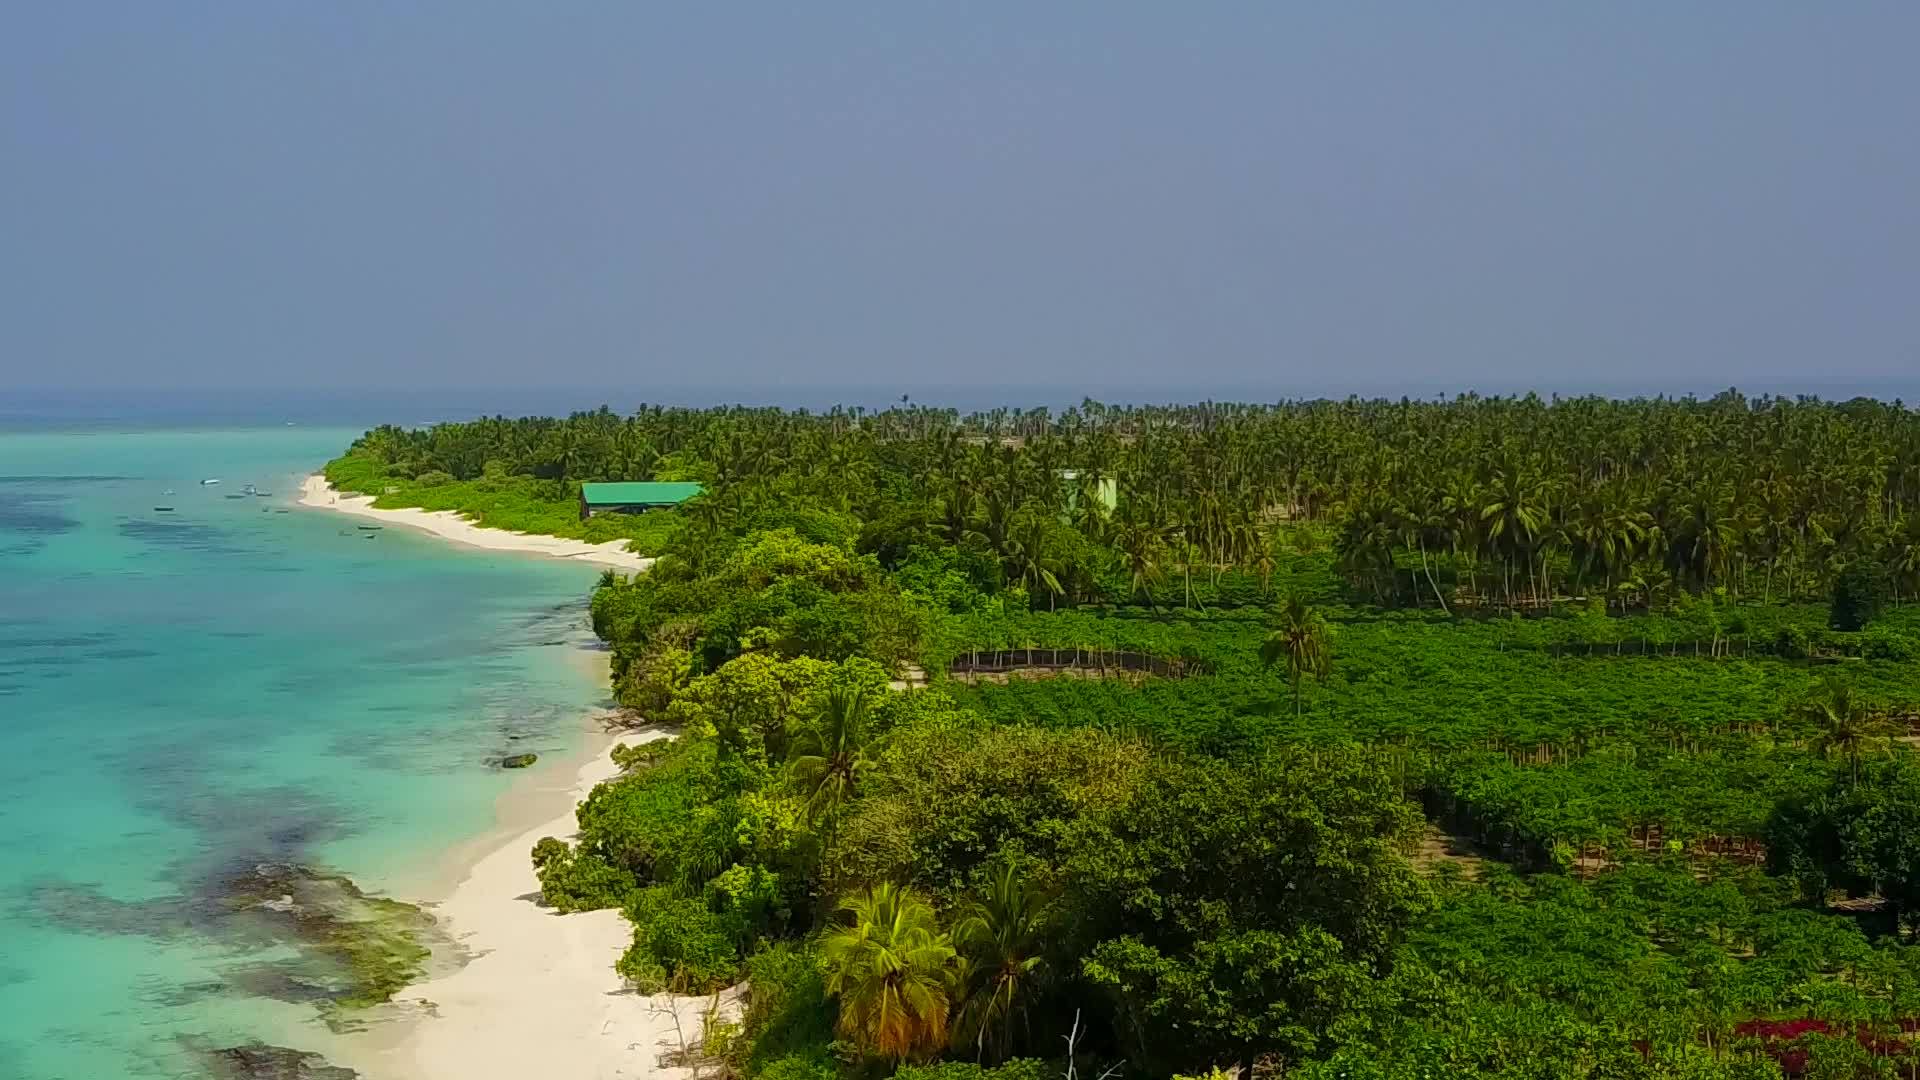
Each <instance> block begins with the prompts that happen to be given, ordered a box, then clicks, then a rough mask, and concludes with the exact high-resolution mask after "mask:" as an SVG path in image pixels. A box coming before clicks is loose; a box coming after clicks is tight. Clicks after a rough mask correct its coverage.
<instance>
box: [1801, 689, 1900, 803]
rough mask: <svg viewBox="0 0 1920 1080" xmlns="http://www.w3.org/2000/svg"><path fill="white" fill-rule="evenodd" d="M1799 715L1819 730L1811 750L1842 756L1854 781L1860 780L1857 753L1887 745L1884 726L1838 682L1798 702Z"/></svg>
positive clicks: (1852, 693)
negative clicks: (1813, 748)
mask: <svg viewBox="0 0 1920 1080" xmlns="http://www.w3.org/2000/svg"><path fill="white" fill-rule="evenodd" d="M1800 716H1801V718H1802V719H1804V720H1806V721H1808V722H1809V723H1812V724H1813V725H1815V726H1816V727H1818V728H1819V729H1820V730H1819V734H1818V735H1816V736H1814V747H1815V748H1816V749H1818V750H1819V751H1820V753H1821V754H1822V755H1823V756H1824V755H1831V754H1834V753H1839V754H1843V755H1845V756H1846V759H1847V762H1848V765H1849V767H1850V770H1851V773H1852V776H1853V779H1854V781H1855V782H1858V781H1859V779H1860V752H1861V751H1862V750H1865V749H1869V748H1872V747H1876V746H1885V745H1886V743H1887V734H1886V730H1885V729H1886V724H1885V723H1884V722H1883V721H1882V720H1881V719H1880V718H1879V717H1877V716H1875V715H1874V714H1873V712H1872V711H1871V710H1869V709H1868V708H1867V705H1866V703H1865V702H1863V701H1861V700H1860V699H1859V697H1858V696H1856V695H1855V694H1854V692H1853V687H1851V686H1849V685H1847V684H1846V683H1843V682H1841V681H1840V680H1838V679H1831V678H1830V679H1826V680H1824V681H1822V682H1821V684H1820V686H1819V688H1818V689H1817V690H1815V691H1814V693H1813V695H1812V696H1811V697H1809V698H1808V699H1807V700H1806V701H1805V702H1802V703H1801V705H1800Z"/></svg>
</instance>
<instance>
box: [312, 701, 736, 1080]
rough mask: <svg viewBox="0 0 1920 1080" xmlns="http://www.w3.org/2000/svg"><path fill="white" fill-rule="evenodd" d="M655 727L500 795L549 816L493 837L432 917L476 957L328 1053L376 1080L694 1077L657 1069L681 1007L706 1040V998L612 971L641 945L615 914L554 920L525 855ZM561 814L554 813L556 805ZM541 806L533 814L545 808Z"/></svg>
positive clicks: (510, 813) (508, 806) (559, 832)
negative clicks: (617, 751) (649, 987)
mask: <svg viewBox="0 0 1920 1080" xmlns="http://www.w3.org/2000/svg"><path fill="white" fill-rule="evenodd" d="M663 737H665V733H664V732H661V731H659V730H657V729H650V730H642V731H635V732H627V733H622V734H619V735H617V736H616V735H610V734H603V733H596V734H594V735H592V736H591V737H590V739H589V747H588V753H587V755H586V757H585V760H584V762H582V763H581V764H579V765H578V766H577V767H576V768H575V769H573V770H572V771H571V772H572V775H571V780H570V781H569V780H567V779H563V777H565V776H566V773H565V772H562V771H561V770H557V769H548V770H546V771H545V775H544V776H543V775H541V773H539V772H536V773H534V774H531V775H529V776H528V777H527V778H526V781H524V782H523V783H517V784H515V786H514V790H513V791H512V792H510V793H508V794H507V795H506V796H503V797H502V806H501V809H500V816H501V819H502V821H503V824H504V823H509V822H512V821H513V819H515V818H518V819H519V820H520V821H526V820H528V818H527V816H526V815H527V814H529V813H530V812H535V813H548V812H553V814H554V816H552V817H549V818H546V819H544V820H537V821H536V822H535V823H534V824H532V825H531V826H529V827H525V828H522V829H520V830H519V831H518V832H517V833H516V834H514V835H512V837H511V838H510V839H508V840H506V841H505V842H504V843H501V842H497V837H496V842H495V843H494V844H493V845H492V846H491V848H490V850H488V851H487V853H486V854H485V855H483V856H482V857H481V858H480V859H479V860H478V861H476V862H474V863H473V864H472V866H471V867H470V868H469V869H468V870H467V873H466V875H465V877H464V878H463V879H462V880H461V881H460V883H459V884H458V885H456V886H454V888H453V891H452V892H451V893H450V894H449V895H447V896H446V897H445V899H444V900H442V901H441V902H439V903H437V904H435V905H433V911H434V917H435V918H436V919H437V920H438V921H439V922H440V923H441V925H442V926H443V927H445V928H446V930H447V931H448V932H449V933H450V934H452V935H453V937H454V938H455V940H457V941H458V942H460V944H461V945H462V947H464V948H466V949H467V950H469V951H470V952H471V953H473V954H474V957H473V959H472V960H470V961H469V962H468V963H467V964H466V966H464V967H462V968H460V969H459V970H458V971H456V972H453V973H452V974H450V975H445V976H442V977H439V978H435V979H431V980H428V981H426V982H422V983H416V984H415V985H413V986H409V987H407V988H406V989H405V990H403V991H401V992H400V993H399V994H397V995H395V996H394V1003H393V1008H394V1010H395V1011H396V1012H397V1014H398V1016H399V1019H398V1020H397V1021H396V1022H394V1023H388V1024H376V1025H375V1026H374V1028H373V1030H370V1031H367V1032H363V1033H359V1034H356V1035H350V1036H346V1037H345V1038H343V1039H342V1040H340V1042H339V1043H338V1044H337V1045H336V1047H335V1048H334V1050H333V1052H332V1053H330V1054H329V1055H328V1056H329V1057H331V1058H333V1059H334V1060H335V1061H336V1062H337V1063H339V1064H343V1065H346V1066H348V1067H350V1068H353V1069H356V1070H358V1071H359V1072H360V1073H361V1075H362V1076H365V1077H368V1078H369V1080H528V1078H532V1077H545V1076H555V1077H562V1076H564V1077H568V1078H570V1080H571V1078H578V1080H634V1078H640V1077H665V1076H679V1075H684V1071H683V1070H680V1069H673V1068H665V1067H663V1066H661V1064H660V1059H661V1056H662V1055H663V1054H666V1053H668V1052H670V1051H673V1050H675V1049H677V1048H678V1046H679V1038H680V1036H679V1033H678V1032H676V1030H675V1026H674V1020H673V1015H672V1013H671V1012H669V1011H668V1010H670V1009H671V1010H675V1011H677V1012H678V1015H679V1018H680V1023H681V1026H682V1029H683V1030H684V1031H685V1033H686V1037H687V1038H688V1039H689V1040H692V1039H694V1038H696V1037H697V1035H698V1032H699V1028H700V1016H701V1014H702V1013H703V1012H704V1011H705V1008H706V1005H707V1002H708V999H706V998H672V997H669V996H666V995H662V996H659V997H653V998H648V997H643V996H640V995H638V994H635V993H632V992H631V991H629V990H627V989H626V987H625V986H624V984H623V982H622V980H621V978H620V977H619V976H618V975H616V974H614V971H613V962H614V960H615V959H617V958H618V957H619V955H620V953H621V952H622V951H624V950H625V949H626V947H627V945H628V943H629V942H630V941H631V940H632V928H631V927H630V926H629V925H628V923H627V921H626V919H625V918H624V917H623V916H622V915H621V914H620V913H619V912H618V911H588V912H580V913H577V914H573V915H558V914H555V913H554V912H553V911H551V910H549V909H547V908H544V907H541V906H540V904H539V889H540V886H539V881H538V880H537V879H536V878H535V876H534V873H533V864H532V862H531V861H530V859H529V858H528V853H529V852H530V851H531V850H532V848H533V845H534V843H535V842H536V841H538V840H539V839H540V838H541V837H545V836H559V837H572V836H573V835H574V833H575V831H576V830H577V828H578V825H577V822H576V821H575V819H574V807H575V805H576V804H577V803H578V802H579V800H581V799H583V798H585V797H586V796H587V795H588V794H589V793H590V792H591V791H592V790H593V788H594V785H596V784H598V783H600V782H601V781H603V780H607V779H610V778H612V777H613V776H615V775H617V774H618V770H617V769H616V768H615V767H614V765H613V762H612V760H611V759H610V758H609V757H608V756H607V751H608V750H609V749H611V748H612V746H613V745H614V744H615V743H617V742H626V743H629V744H633V743H640V742H646V741H650V740H652V739H657V738H663ZM556 807H558V808H559V809H558V810H557V812H556V811H555V808H556ZM536 808H537V809H536Z"/></svg>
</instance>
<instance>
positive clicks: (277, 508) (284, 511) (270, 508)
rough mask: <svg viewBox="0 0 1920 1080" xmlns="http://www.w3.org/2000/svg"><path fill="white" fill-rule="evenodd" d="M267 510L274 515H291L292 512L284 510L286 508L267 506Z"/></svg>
mask: <svg viewBox="0 0 1920 1080" xmlns="http://www.w3.org/2000/svg"><path fill="white" fill-rule="evenodd" d="M267 509H269V510H271V511H273V512H274V513H276V514H291V513H293V511H291V510H289V509H287V508H286V507H284V506H269V507H267Z"/></svg>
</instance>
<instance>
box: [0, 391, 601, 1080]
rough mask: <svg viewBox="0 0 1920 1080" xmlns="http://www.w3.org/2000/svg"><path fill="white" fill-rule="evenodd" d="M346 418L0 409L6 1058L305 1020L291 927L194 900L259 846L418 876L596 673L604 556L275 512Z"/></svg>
mask: <svg viewBox="0 0 1920 1080" xmlns="http://www.w3.org/2000/svg"><path fill="white" fill-rule="evenodd" d="M354 434H356V432H354V431H351V430H345V429H329V430H320V429H309V428H270V429H258V430H233V431H168V432H153V433H130V434H113V433H90V434H63V433H48V432H35V433H24V434H0V730H4V732H5V734H6V736H7V740H6V744H5V745H6V751H5V753H4V754H0V1076H7V1077H17V1078H21V1080H52V1078H61V1080H68V1078H72V1080H81V1078H85V1080H92V1078H95V1077H101V1076H130V1077H192V1076H199V1075H201V1074H202V1071H201V1067H200V1065H199V1062H198V1059H197V1057H196V1056H195V1054H194V1053H193V1052H192V1050H191V1047H192V1046H193V1045H202V1046H222V1045H229V1044H232V1043H236V1042H243V1041H247V1040H251V1039H265V1040H266V1041H269V1042H275V1041H288V1040H294V1039H298V1038H300V1036H301V1034H302V1032H303V1031H304V1030H306V1029H309V1028H312V1027H314V1026H315V1025H316V1024H317V1023H318V1018H317V1015H316V1012H315V1010H314V1009H313V1007H312V1006H311V1005H303V1004H295V1003H289V1002H283V1001H274V1000H271V999H269V998H263V997H261V996H258V990H259V987H260V984H261V983H262V982H263V981H265V982H270V981H271V980H270V979H265V980H263V979H262V977H261V975H260V972H261V969H262V966H263V965H265V966H266V967H267V969H268V970H271V966H272V965H273V964H275V963H279V962H282V961H285V960H287V959H290V950H285V949H277V948H274V947H271V946H268V945H264V944H263V943H262V942H260V941H258V940H255V939H253V938H251V937H242V936H239V935H234V934H230V933H227V932H226V931H224V930H223V929H222V928H221V927H222V926H223V925H224V924H222V923H220V922H219V921H218V920H215V921H214V922H212V923H208V922H206V921H205V920H196V919H193V918H188V917H183V915H182V912H183V911H191V910H193V906H194V905H195V904H196V903H197V902H200V901H203V900H205V899H206V896H205V894H206V891H207V890H208V888H209V887H210V882H213V881H216V880H218V879H219V878H220V876H221V875H222V874H225V873H229V872H231V871H232V870H233V869H234V868H235V867H245V866H250V865H252V864H253V863H256V862H260V861H263V860H287V861H294V862H302V863H311V864H315V865H318V866H320V867H323V868H325V869H326V870H329V871H334V872H340V873H344V874H348V875H351V876H352V878H353V879H354V880H355V881H356V882H357V883H359V885H361V886H362V887H364V888H367V889H370V890H387V891H392V892H395V893H397V894H399V895H403V896H404V895H412V894H413V891H414V890H417V889H419V888H420V887H422V885H423V883H425V882H427V881H429V880H432V879H433V877H434V875H435V873H436V872H437V871H439V870H441V869H443V867H442V865H441V862H440V860H441V859H442V858H443V856H444V853H445V851H446V850H447V849H448V848H449V847H450V846H451V845H453V844H454V843H455V842H457V841H459V840H461V839H464V838H468V837H471V836H474V835H476V834H479V833H481V832H484V831H485V830H486V829H487V828H488V826H489V825H490V824H491V822H492V807H493V802H494V799H495V798H496V797H497V796H498V795H499V794H500V793H501V791H502V790H504V788H505V787H506V786H507V784H508V783H509V782H510V777H511V776H512V775H513V774H502V773H500V772H499V771H497V770H493V769H491V768H489V766H488V764H487V760H488V758H489V757H491V756H496V755H498V754H500V753H503V752H520V751H535V752H540V753H542V754H543V755H556V756H557V752H558V751H563V750H565V749H567V748H568V747H569V746H570V745H571V744H573V743H574V742H575V741H576V740H577V738H578V734H579V732H580V730H581V724H580V717H581V715H582V713H583V712H584V711H585V710H586V709H588V708H590V707H591V706H592V705H594V704H595V703H597V702H598V701H599V700H600V698H601V696H602V693H603V688H602V687H600V686H597V685H595V684H594V682H593V680H592V679H590V678H589V677H587V675H586V674H585V671H586V670H587V669H586V667H585V666H583V665H581V664H580V663H578V659H579V653H578V650H579V649H580V648H582V647H583V646H585V645H586V644H587V642H588V635H587V633H586V630H585V625H584V621H585V596H586V591H587V589H588V588H589V587H590V586H591V584H592V582H593V579H594V577H595V573H596V571H594V570H593V569H592V568H589V567H582V566H577V565H568V564H563V563H555V562H550V561H545V560H540V559H536V558H531V557H526V556H519V555H505V554H489V553H485V552H480V551H476V550H472V549H466V548H454V547H451V546H449V545H446V544H444V543H441V542H439V541H436V540H434V539H432V538H428V537H424V536H418V535H414V534H411V533H408V532H405V531H402V530H395V529H386V530H382V531H380V532H379V533H377V534H368V533H366V532H363V531H361V530H358V529H356V528H355V527H354V526H355V522H354V521H353V520H352V519H348V518H344V517H336V516H334V515H330V514H327V513H325V512H320V511H307V510H299V509H292V510H290V512H287V513H277V512H274V511H276V510H285V509H289V508H290V507H292V502H293V498H294V495H295V493H296V491H297V488H298V479H299V477H301V476H303V475H304V474H306V473H308V472H310V471H312V470H313V468H315V467H316V466H318V465H319V464H320V463H321V462H323V461H324V460H326V459H327V458H328V457H330V456H332V455H333V454H336V453H338V452H339V450H340V449H341V448H342V447H344V446H345V445H346V444H347V442H348V441H350V440H351V438H352V437H353V435H354ZM210 477H220V478H221V479H222V481H223V482H222V483H221V484H218V485H202V484H200V482H199V481H201V480H202V479H206V478H210ZM247 483H252V484H255V485H257V487H258V489H259V490H261V491H267V492H272V493H273V494H272V495H271V496H266V497H256V496H245V497H241V498H228V497H227V496H229V495H238V494H240V492H241V487H242V485H244V484H247ZM169 489H171V491H172V492H173V494H171V495H167V494H164V493H165V492H166V491H168V490H169ZM162 505H170V506H172V507H174V510H173V512H171V513H160V512H157V511H155V510H154V507H156V506H162ZM369 535H372V536H373V539H367V537H368V536H369ZM537 768H540V766H536V769H537Z"/></svg>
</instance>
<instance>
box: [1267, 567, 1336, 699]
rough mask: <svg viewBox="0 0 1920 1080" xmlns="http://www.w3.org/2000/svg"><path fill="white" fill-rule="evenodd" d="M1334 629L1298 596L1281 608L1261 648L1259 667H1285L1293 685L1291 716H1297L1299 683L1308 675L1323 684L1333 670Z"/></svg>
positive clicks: (1297, 594)
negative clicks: (1274, 624)
mask: <svg viewBox="0 0 1920 1080" xmlns="http://www.w3.org/2000/svg"><path fill="white" fill-rule="evenodd" d="M1332 637H1333V628H1332V627H1331V626H1329V625H1328V624H1327V620H1326V619H1325V618H1323V617H1322V616H1321V614H1320V612H1319V611H1317V610H1315V608H1314V607H1313V605H1312V604H1309V603H1307V601H1306V599H1305V598H1304V597H1302V596H1301V595H1300V594H1299V593H1293V594H1291V595H1289V596H1288V597H1287V600H1286V603H1284V604H1282V605H1281V606H1280V622H1279V625H1278V626H1276V627H1274V629H1273V632H1272V633H1269V634H1268V635H1267V639H1266V640H1265V641H1264V642H1262V643H1261V644H1260V663H1261V664H1262V665H1263V666H1265V667H1268V668H1272V667H1273V666H1274V665H1276V664H1281V663H1284V664H1286V666H1287V679H1288V681H1289V682H1291V683H1292V684H1293V715H1294V716H1296V717H1297V716H1299V715H1300V680H1301V679H1303V678H1304V677H1306V676H1308V675H1312V676H1313V677H1314V678H1316V679H1319V680H1321V681H1325V680H1326V677H1327V674H1328V672H1330V671H1332V669H1333V652H1332V648H1331V641H1332Z"/></svg>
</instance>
